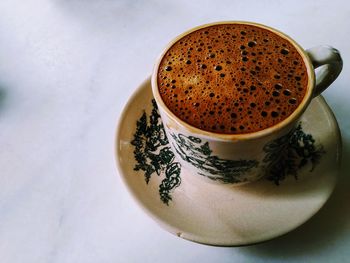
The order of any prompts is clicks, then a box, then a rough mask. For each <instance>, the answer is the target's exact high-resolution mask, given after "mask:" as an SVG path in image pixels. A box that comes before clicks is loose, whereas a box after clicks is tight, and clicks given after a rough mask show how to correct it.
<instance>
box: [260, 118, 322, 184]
mask: <svg viewBox="0 0 350 263" xmlns="http://www.w3.org/2000/svg"><path fill="white" fill-rule="evenodd" d="M263 150H264V152H265V153H266V155H265V157H264V159H263V161H262V162H263V164H262V165H263V166H264V167H265V168H264V170H265V174H266V176H267V178H268V179H269V180H271V181H274V182H275V183H276V184H277V185H278V184H279V183H280V181H282V180H283V179H284V178H285V177H286V176H287V175H293V176H294V177H295V179H297V178H298V170H299V169H301V168H302V167H304V166H306V165H307V164H308V163H310V164H311V169H310V172H312V171H313V170H314V168H315V167H316V165H317V164H318V163H319V161H320V159H321V156H322V155H323V154H324V153H325V150H324V149H323V146H322V144H318V145H316V142H315V139H314V138H313V137H312V135H311V134H306V133H305V132H304V131H303V130H302V127H301V124H299V125H298V126H297V128H296V129H294V130H292V131H290V132H289V133H288V134H286V135H284V136H282V137H280V138H277V139H275V140H273V141H271V142H269V143H267V144H266V145H265V146H264V148H263Z"/></svg>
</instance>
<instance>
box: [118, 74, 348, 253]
mask: <svg viewBox="0 0 350 263" xmlns="http://www.w3.org/2000/svg"><path fill="white" fill-rule="evenodd" d="M150 83H151V76H148V77H147V78H146V79H144V80H143V81H142V83H141V84H139V86H138V87H137V88H136V89H135V90H134V91H133V93H132V95H131V96H130V97H129V99H128V101H127V102H126V103H125V104H124V106H123V107H122V113H121V114H120V115H119V118H118V121H117V126H116V130H115V131H116V133H115V137H114V156H115V161H116V166H117V171H118V173H119V177H121V179H122V182H123V184H124V185H125V186H126V188H127V189H128V192H129V194H130V195H131V196H132V198H133V199H134V200H135V201H136V203H137V204H138V206H139V207H140V208H141V209H142V210H143V211H144V212H145V213H146V214H147V215H148V216H149V217H150V218H152V219H153V220H154V221H155V222H156V223H157V224H158V225H159V226H160V227H161V228H162V229H164V230H166V231H167V232H170V233H171V234H173V235H175V236H178V237H181V238H182V239H185V240H187V241H191V242H195V243H198V244H203V245H208V246H216V247H240V246H248V245H254V244H260V243H264V242H267V241H269V240H272V239H275V238H277V237H281V236H284V235H286V234H287V233H289V232H291V231H292V230H294V229H296V228H298V227H300V226H301V225H303V224H304V223H305V222H307V221H308V220H310V219H311V218H312V217H313V216H314V215H315V214H317V213H318V212H319V211H320V209H321V208H322V207H324V205H325V204H326V203H327V202H328V200H329V198H330V196H331V195H332V193H333V192H334V189H335V187H336V185H337V182H338V176H339V170H340V165H341V158H342V146H343V145H342V137H341V132H340V128H339V125H338V121H337V119H336V118H335V115H334V112H333V111H332V110H331V108H330V107H329V105H328V104H327V102H326V100H325V99H324V97H323V96H322V95H319V96H317V97H315V98H314V99H318V100H319V102H320V104H321V105H322V108H324V109H325V110H326V112H327V113H328V114H329V117H330V119H331V120H332V121H331V122H332V123H333V126H334V128H335V129H334V132H333V136H334V138H335V139H334V141H335V143H336V146H337V147H336V149H337V151H336V154H337V157H336V161H337V162H336V163H335V164H334V167H335V168H336V171H335V175H334V177H335V180H334V183H333V185H332V186H331V187H332V189H330V191H329V195H328V196H327V197H326V198H325V201H324V202H323V203H322V204H321V205H320V206H319V207H318V208H316V209H315V210H314V213H313V214H311V215H310V216H309V217H307V218H305V219H304V220H303V222H302V223H300V224H299V225H297V226H295V227H293V228H290V229H286V230H285V231H283V232H279V233H278V234H277V235H272V236H271V237H270V238H262V239H261V240H259V239H257V241H256V242H241V243H237V242H236V243H233V242H218V240H216V242H208V240H205V238H204V239H200V236H199V235H195V234H192V233H188V234H187V233H186V231H181V230H179V229H178V228H177V227H175V226H173V225H171V223H169V222H168V221H167V220H165V219H163V218H162V217H161V216H159V215H158V214H157V213H155V212H154V211H153V210H152V209H151V208H150V207H148V206H146V205H145V204H144V203H143V202H142V201H141V200H140V199H139V198H138V197H137V195H136V194H135V189H134V188H133V187H132V186H131V185H130V184H129V183H128V180H127V178H126V175H125V173H124V171H123V168H122V164H121V162H120V158H121V157H120V156H119V153H118V152H120V150H119V148H120V138H121V132H122V130H123V129H122V128H121V127H122V125H121V124H122V122H123V120H125V117H126V114H127V109H128V108H129V107H130V106H132V104H133V102H134V100H135V98H137V97H138V96H139V93H140V92H141V91H142V90H143V89H144V88H145V87H146V86H147V85H150ZM149 92H151V93H152V90H151V87H150V91H149ZM152 96H153V94H152ZM237 187H239V186H237ZM166 208H167V209H169V208H170V207H169V206H167V207H166ZM170 209H171V208H170ZM185 233H186V235H184V234H185Z"/></svg>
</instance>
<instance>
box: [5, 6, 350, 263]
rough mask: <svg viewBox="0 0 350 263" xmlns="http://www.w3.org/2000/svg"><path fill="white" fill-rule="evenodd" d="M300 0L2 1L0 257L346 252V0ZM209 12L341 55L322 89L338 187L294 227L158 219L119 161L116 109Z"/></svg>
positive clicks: (306, 258) (197, 257) (184, 258)
mask: <svg viewBox="0 0 350 263" xmlns="http://www.w3.org/2000/svg"><path fill="white" fill-rule="evenodd" d="M295 2H296V1H204V2H199V1H185V0H184V1H173V2H170V1H161V0H153V1H141V0H139V1H137V0H135V1H127V0H119V1H118V0H46V1H45V0H27V1H19V0H1V1H0V149H1V151H0V167H1V172H0V262H4V263H5V262H6V263H7V262H10V263H12V262H16V263H17V262H18V263H22V262H35V263H40V262H60V263H63V262H75V263H76V262H84V263H86V262H113V263H116V262H281V261H285V262H349V260H350V259H349V258H348V257H350V252H349V247H350V205H349V200H350V191H349V189H350V177H349V173H350V163H349V161H348V160H349V159H350V121H349V117H348V114H349V112H350V103H349V100H350V93H349V87H348V82H350V79H349V76H350V69H349V67H348V64H347V63H348V61H350V49H349V42H350V20H349V16H350V4H348V1H345V0H344V1H336V0H333V1H323V0H322V1H321V0H320V1H305V3H303V4H297V3H295ZM300 2H302V1H300ZM303 2H304V1H303ZM218 20H250V21H256V22H260V23H264V24H268V25H270V26H273V27H276V28H279V29H280V30H282V31H284V32H287V33H288V34H289V35H290V36H292V37H293V38H295V39H296V40H297V41H298V42H299V43H300V44H301V45H302V46H304V47H305V48H307V47H312V46H315V45H318V44H329V45H333V46H335V47H337V48H338V49H339V50H340V51H341V53H342V56H343V59H344V61H345V64H344V70H343V73H342V74H341V76H340V77H339V79H338V80H337V81H336V82H335V83H334V84H333V86H332V88H331V89H329V90H327V91H326V92H325V93H324V96H325V98H326V100H327V101H328V103H329V105H330V106H331V107H332V109H333V110H334V113H335V115H336V117H337V119H338V121H339V124H340V128H341V131H342V136H343V144H344V150H343V155H344V158H343V160H344V162H343V165H342V168H341V174H340V178H339V179H340V180H339V184H338V186H337V188H336V190H335V192H334V194H333V195H332V197H331V199H330V200H329V202H328V203H327V204H326V205H325V206H324V207H323V208H322V210H321V211H320V212H319V213H318V214H317V215H316V216H314V217H313V218H312V219H311V220H309V221H308V222H307V223H306V224H304V225H302V226H301V227H299V228H298V229H297V230H295V231H292V232H291V233H289V234H287V235H285V236H283V237H280V238H278V239H275V240H272V241H269V242H267V243H263V244H259V245H254V246H249V247H240V248H218V247H209V246H204V245H199V244H195V243H191V242H189V241H186V240H183V239H180V238H178V237H176V236H173V235H171V234H169V233H167V232H165V231H164V230H162V229H161V228H160V227H158V225H156V224H155V223H154V221H153V220H152V219H150V218H149V217H148V216H147V215H146V214H145V213H144V212H143V211H142V210H141V209H140V208H139V207H138V206H137V205H136V203H135V202H134V200H133V199H132V198H131V196H130V194H129V193H128V192H127V191H126V188H125V187H124V185H123V183H122V181H121V179H120V177H119V176H118V173H117V172H116V169H115V160H114V149H113V147H114V134H115V128H116V122H117V119H118V117H119V115H120V113H121V110H122V108H123V106H124V104H125V103H126V101H127V99H128V98H129V96H130V95H131V94H132V93H133V91H134V90H135V88H136V87H137V86H138V85H139V84H140V83H141V82H142V81H143V80H144V79H145V78H146V77H147V76H148V75H149V74H150V72H151V69H152V64H153V62H154V60H155V58H156V57H157V55H158V54H159V52H160V51H161V49H162V48H163V47H164V45H165V44H166V43H167V42H168V41H169V40H170V39H171V38H173V37H174V36H176V35H177V34H179V33H181V32H182V31H184V30H186V29H188V28H191V27H193V26H195V25H199V24H203V23H207V22H210V21H218Z"/></svg>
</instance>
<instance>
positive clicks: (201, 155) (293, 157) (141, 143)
mask: <svg viewBox="0 0 350 263" xmlns="http://www.w3.org/2000/svg"><path fill="white" fill-rule="evenodd" d="M152 106H153V108H152V111H151V114H150V115H149V116H147V113H146V112H143V114H142V116H141V117H140V118H139V119H138V120H137V123H136V131H135V133H134V138H133V140H132V141H131V144H132V145H133V146H134V147H135V148H134V157H135V161H136V164H135V166H134V170H135V171H143V172H144V178H145V182H146V183H147V184H148V183H149V181H150V179H151V176H152V175H153V174H156V175H157V176H161V177H164V178H163V180H162V181H161V184H160V185H159V190H158V191H159V196H160V200H161V201H162V202H163V203H164V204H166V205H169V202H170V201H172V193H173V191H175V190H176V188H177V187H179V186H180V185H181V164H180V162H178V161H177V160H176V157H175V154H174V152H173V150H172V149H171V147H170V142H169V140H168V138H167V136H166V133H165V129H164V125H163V122H162V120H161V118H160V115H159V112H158V107H157V104H156V102H155V100H154V99H153V100H152ZM171 136H172V138H173V139H174V140H178V141H179V144H181V147H179V151H180V153H178V150H177V149H178V146H176V145H173V146H174V147H175V149H176V152H177V153H178V154H179V155H180V156H181V159H183V158H184V161H187V160H188V162H189V163H190V164H193V163H195V164H196V165H197V166H199V167H202V169H203V172H204V171H210V173H211V174H212V175H211V174H210V175H209V176H208V178H209V179H212V180H217V181H220V182H224V183H232V184H234V183H240V182H244V180H245V179H244V178H243V176H244V174H245V173H247V172H248V171H251V170H252V169H253V168H257V167H258V166H261V167H262V168H263V169H262V170H263V171H264V174H265V175H266V178H267V179H268V180H270V181H273V182H274V183H275V184H276V185H279V184H280V182H281V181H283V180H284V179H285V177H287V176H288V175H292V176H294V178H295V179H297V178H298V172H299V171H300V169H301V168H303V167H304V166H306V165H307V164H311V169H310V172H312V171H313V169H314V168H315V167H316V165H317V164H318V163H319V161H320V159H321V157H322V155H323V154H324V153H325V151H324V149H323V146H322V145H321V144H316V141H315V139H314V138H313V136H312V135H311V134H306V133H305V132H304V131H303V129H302V126H301V124H299V125H298V126H297V128H296V129H294V130H292V131H291V132H289V133H288V134H286V135H284V136H282V137H280V138H277V139H275V140H272V141H270V142H268V143H267V144H265V146H264V147H263V152H264V153H265V156H264V158H263V160H262V164H259V163H258V162H257V161H256V160H250V161H249V160H248V161H247V160H237V161H232V160H225V159H220V158H219V157H217V156H215V155H213V151H212V150H211V149H210V146H209V143H208V142H204V141H203V140H202V139H199V138H196V137H194V136H188V137H186V136H184V135H182V134H179V135H175V134H174V133H173V135H171ZM187 148H190V149H191V150H187ZM193 149H194V150H193ZM185 151H186V154H185ZM188 152H192V153H191V155H192V156H190V155H187V154H188ZM182 156H183V158H182ZM226 172H227V174H226ZM203 175H204V174H203V173H202V174H201V176H203Z"/></svg>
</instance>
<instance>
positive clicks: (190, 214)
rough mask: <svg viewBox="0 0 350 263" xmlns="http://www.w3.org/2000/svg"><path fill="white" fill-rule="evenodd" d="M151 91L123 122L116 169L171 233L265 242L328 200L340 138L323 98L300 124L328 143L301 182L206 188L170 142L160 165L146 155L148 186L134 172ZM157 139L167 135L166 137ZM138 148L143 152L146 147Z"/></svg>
mask: <svg viewBox="0 0 350 263" xmlns="http://www.w3.org/2000/svg"><path fill="white" fill-rule="evenodd" d="M150 85H151V84H150V78H148V79H147V80H145V81H144V83H142V84H141V86H140V87H139V88H138V89H137V91H136V92H135V93H134V95H133V96H132V97H131V98H130V100H129V102H128V103H127V105H126V106H125V108H124V111H123V113H122V115H121V117H120V120H119V125H118V128H117V129H118V130H117V137H116V146H115V147H116V154H117V166H118V169H119V175H120V176H121V177H122V178H123V181H124V182H125V185H126V186H127V188H128V189H129V191H130V193H131V194H132V196H133V197H134V198H135V200H136V201H137V202H138V203H139V205H140V206H141V207H142V208H143V209H144V210H145V211H146V212H147V213H148V214H149V215H150V216H151V217H152V218H153V219H154V220H155V221H156V222H157V223H159V224H160V225H161V226H162V227H163V228H165V229H166V230H168V231H169V232H171V233H173V234H175V235H178V236H179V237H182V238H184V239H187V240H191V241H194V242H199V243H204V244H209V245H218V246H239V245H248V244H253V243H258V242H262V241H266V240H269V239H272V238H275V237H277V236H280V235H283V234H285V233H287V232H289V231H291V230H293V229H295V228H297V227H298V226H300V225H301V224H303V223H304V222H305V221H307V220H308V219H309V218H310V217H312V216H313V215H314V214H315V213H316V212H317V211H318V210H319V209H320V208H321V207H322V206H323V205H324V204H325V202H326V201H327V200H328V198H329V196H330V195H331V193H332V191H333V189H334V186H335V184H336V181H337V174H338V170H339V161H340V157H341V156H340V155H341V138H340V132H339V128H338V125H337V122H336V119H335V117H334V115H333V113H332V111H331V110H330V108H329V107H328V105H327V103H326V102H325V100H324V99H323V98H322V97H321V96H319V97H317V98H315V99H314V100H313V101H312V103H311V105H310V106H309V108H308V109H307V111H306V112H305V114H304V116H303V117H302V120H301V125H302V129H303V132H304V133H305V134H310V135H312V138H313V139H314V140H315V141H314V142H315V145H317V146H321V145H322V147H323V148H322V149H323V150H324V151H323V153H322V155H321V157H320V161H319V162H318V163H316V164H315V165H314V166H313V168H314V169H312V165H311V164H310V163H307V164H306V165H305V166H303V167H302V168H300V169H298V171H297V179H295V177H294V176H292V175H289V176H286V178H285V179H284V180H282V181H280V184H279V185H276V184H275V183H274V182H273V181H271V180H267V179H266V178H263V179H261V180H259V181H257V182H255V183H250V184H246V185H243V186H235V187H233V186H230V185H215V184H210V183H206V182H203V181H202V180H199V179H197V178H196V177H195V176H192V175H189V174H187V172H186V171H185V170H184V169H183V168H181V167H179V165H177V162H176V159H174V158H173V157H172V154H171V153H170V152H169V150H168V145H167V144H164V141H163V144H162V145H157V143H158V142H157V141H154V142H152V143H153V145H154V146H155V148H154V149H153V152H152V154H154V156H156V157H155V158H158V157H159V156H163V155H162V154H161V150H162V149H165V150H166V152H167V154H166V155H164V156H167V157H169V156H170V157H169V158H160V159H159V161H158V163H157V162H154V160H158V159H152V160H153V163H151V162H150V160H147V159H142V156H143V155H142V153H141V157H139V159H140V158H141V159H142V160H143V161H145V163H144V165H145V166H146V167H148V168H149V167H156V169H155V171H153V172H152V170H151V171H149V181H148V183H146V180H145V178H146V177H145V172H144V171H143V170H142V169H141V170H138V171H136V170H135V169H134V168H135V167H136V166H137V165H138V164H140V160H138V161H137V160H136V159H135V154H134V152H136V153H137V150H136V147H135V145H136V144H137V142H136V141H135V136H137V135H136V130H137V127H138V130H139V134H138V139H139V140H141V139H142V138H143V139H145V140H146V138H147V136H145V134H147V132H149V130H147V129H145V133H142V132H140V130H143V128H145V125H143V126H142V124H145V123H144V121H145V120H147V123H148V124H149V123H150V119H149V116H150V115H151V114H155V112H154V111H153V113H152V109H153V105H152V99H153V96H152V91H151V86H150ZM142 116H144V117H145V118H144V119H142ZM153 116H154V115H153ZM137 122H138V124H137ZM158 124H159V123H158ZM160 124H161V123H160ZM140 127H141V128H142V129H141V128H140ZM155 127H160V126H159V125H158V126H157V125H155ZM157 134H159V136H161V135H162V133H161V131H158V133H157ZM153 135H154V133H153ZM142 136H143V137H142ZM131 142H133V143H131ZM138 145H139V149H140V147H141V148H142V147H143V146H142V145H141V146H140V143H139V144H138ZM158 146H159V147H158ZM157 147H158V148H157ZM142 149H143V148H142ZM165 150H162V152H164V151H165ZM157 156H158V157H157ZM164 162H166V163H167V166H166V165H165V164H164ZM139 167H140V166H139ZM141 167H143V166H142V165H141Z"/></svg>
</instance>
